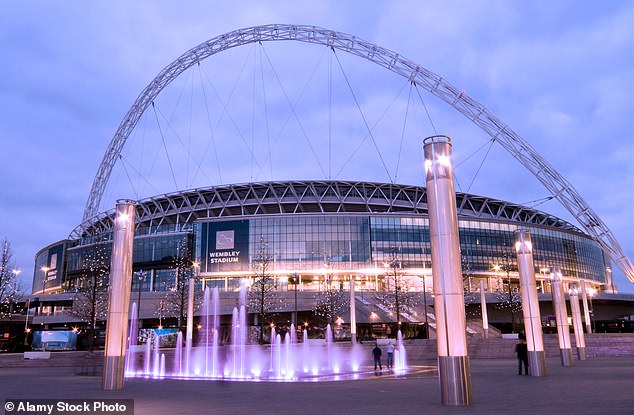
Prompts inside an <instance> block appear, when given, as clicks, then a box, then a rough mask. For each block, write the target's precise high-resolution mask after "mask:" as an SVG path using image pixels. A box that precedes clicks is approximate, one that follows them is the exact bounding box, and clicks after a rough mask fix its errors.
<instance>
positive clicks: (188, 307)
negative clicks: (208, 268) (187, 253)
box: [185, 278, 208, 344]
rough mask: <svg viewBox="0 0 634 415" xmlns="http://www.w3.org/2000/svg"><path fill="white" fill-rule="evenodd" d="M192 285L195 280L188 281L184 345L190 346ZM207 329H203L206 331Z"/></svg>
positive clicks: (192, 304) (192, 307)
mask: <svg viewBox="0 0 634 415" xmlns="http://www.w3.org/2000/svg"><path fill="white" fill-rule="evenodd" d="M194 283H195V280H194V279H193V278H190V279H189V286H188V290H189V291H188V292H187V326H186V330H187V333H186V336H185V343H186V344H191V343H192V338H193V335H194ZM207 329H208V327H205V330H207Z"/></svg>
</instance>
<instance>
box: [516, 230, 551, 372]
mask: <svg viewBox="0 0 634 415" xmlns="http://www.w3.org/2000/svg"><path fill="white" fill-rule="evenodd" d="M515 251H516V253H517V268H518V272H519V278H520V291H521V294H522V314H523V315H524V331H525V332H526V348H527V349H528V365H529V366H528V367H529V373H530V375H531V376H546V353H545V352H544V340H543V336H542V319H541V315H540V313H539V299H538V297H537V285H536V284H535V265H534V262H533V243H532V242H531V234H530V232H529V231H528V230H527V229H518V230H516V231H515Z"/></svg>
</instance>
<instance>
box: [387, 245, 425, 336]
mask: <svg viewBox="0 0 634 415" xmlns="http://www.w3.org/2000/svg"><path fill="white" fill-rule="evenodd" d="M384 266H385V269H386V273H385V279H384V281H385V290H384V291H383V292H380V293H377V294H376V298H377V300H379V303H381V304H382V305H383V306H384V307H386V308H387V309H388V310H390V311H392V312H393V313H394V314H395V315H396V322H397V324H401V323H402V320H401V314H402V313H403V312H404V311H407V310H409V309H411V308H412V307H415V306H416V305H418V303H419V297H420V294H419V293H416V292H414V287H413V285H414V284H412V283H411V281H410V280H409V279H408V278H407V277H406V276H404V275H403V274H402V273H401V272H400V271H401V269H402V263H401V260H400V258H399V255H398V252H397V251H396V250H392V251H391V252H390V254H389V256H388V260H387V261H386V262H385V264H384Z"/></svg>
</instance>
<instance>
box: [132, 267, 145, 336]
mask: <svg viewBox="0 0 634 415" xmlns="http://www.w3.org/2000/svg"><path fill="white" fill-rule="evenodd" d="M137 277H138V281H139V290H138V296H137V302H136V313H137V316H136V317H137V333H136V336H137V337H136V339H135V341H134V344H137V342H138V339H139V333H138V331H139V330H141V329H142V328H143V319H142V318H141V287H142V285H143V282H144V281H145V273H144V272H143V270H142V269H140V270H139V272H137Z"/></svg>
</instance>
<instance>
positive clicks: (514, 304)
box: [493, 252, 522, 333]
mask: <svg viewBox="0 0 634 415" xmlns="http://www.w3.org/2000/svg"><path fill="white" fill-rule="evenodd" d="M493 268H494V270H495V271H504V272H506V281H507V291H506V292H502V291H498V292H497V293H496V298H497V300H498V303H497V307H498V308H499V309H503V310H504V309H505V310H509V313H510V314H511V332H512V333H515V332H516V323H515V314H519V313H521V312H522V296H521V293H520V289H519V286H518V287H513V286H512V284H511V258H510V256H509V254H508V252H504V254H503V262H502V265H499V264H498V265H495V266H494V267H493Z"/></svg>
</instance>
